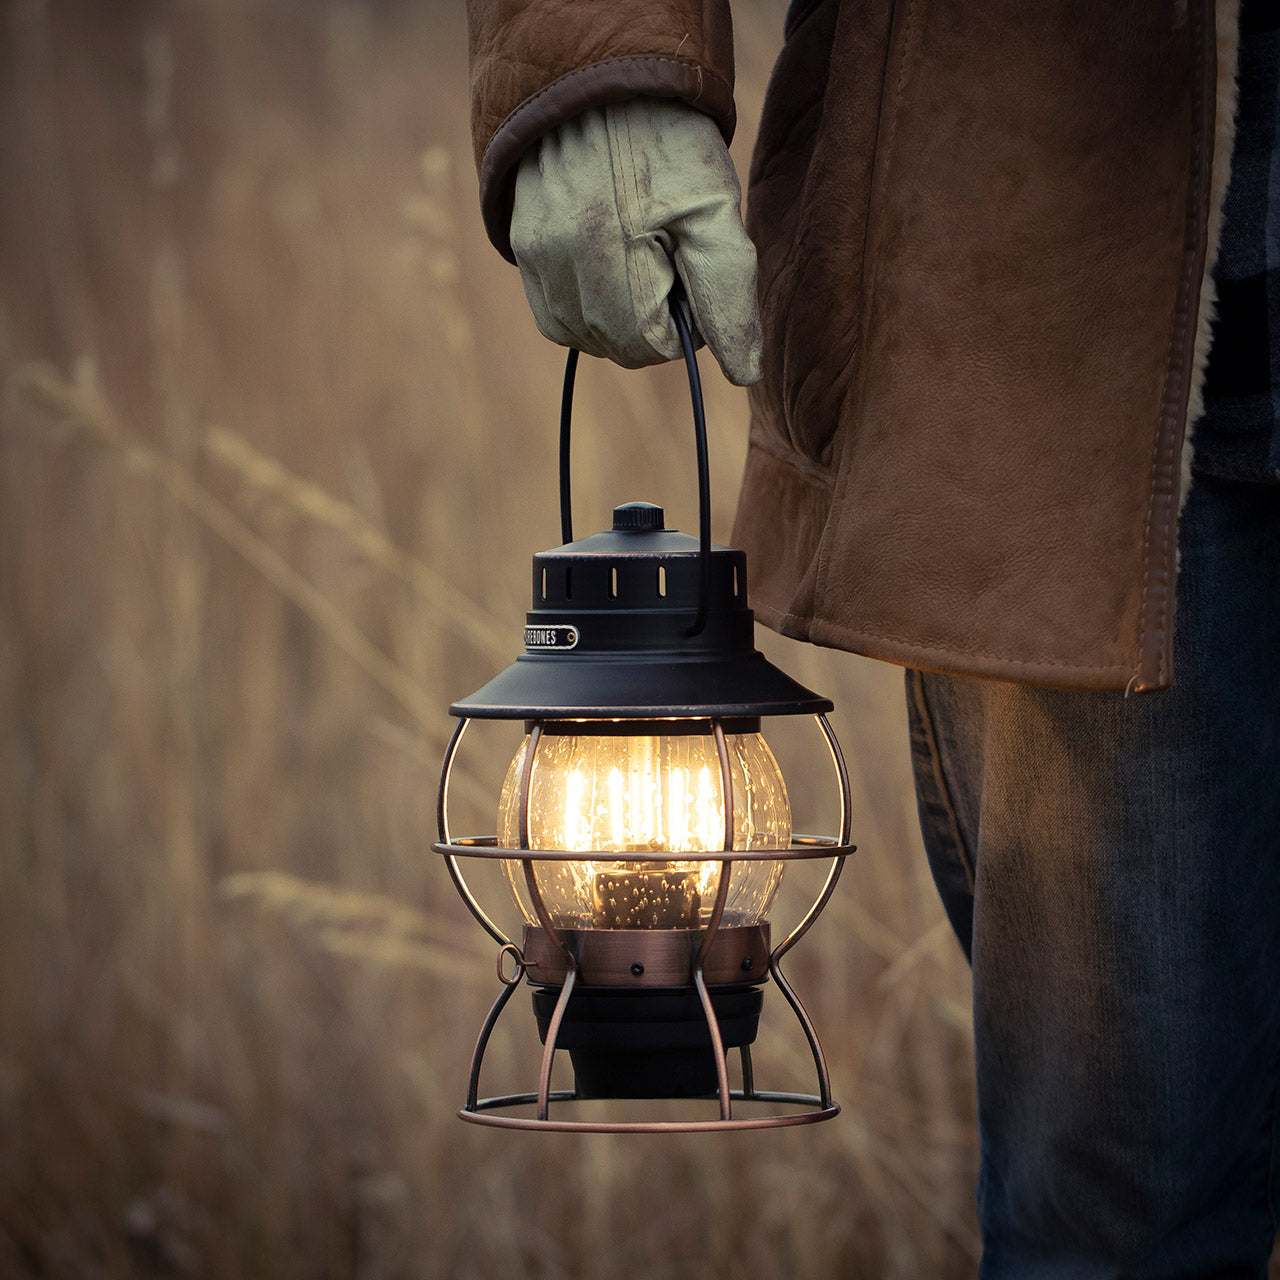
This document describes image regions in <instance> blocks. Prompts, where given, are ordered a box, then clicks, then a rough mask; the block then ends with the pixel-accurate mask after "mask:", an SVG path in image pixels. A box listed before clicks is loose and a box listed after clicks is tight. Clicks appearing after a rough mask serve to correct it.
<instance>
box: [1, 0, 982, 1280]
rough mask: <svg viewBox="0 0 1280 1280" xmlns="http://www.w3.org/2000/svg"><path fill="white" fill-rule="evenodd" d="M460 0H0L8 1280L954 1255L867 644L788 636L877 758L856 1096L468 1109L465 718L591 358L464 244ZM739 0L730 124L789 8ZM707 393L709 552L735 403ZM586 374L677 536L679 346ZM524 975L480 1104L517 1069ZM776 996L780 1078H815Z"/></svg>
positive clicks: (594, 418)
mask: <svg viewBox="0 0 1280 1280" xmlns="http://www.w3.org/2000/svg"><path fill="white" fill-rule="evenodd" d="M459 9H460V6H456V5H453V4H451V3H445V2H444V0H439V2H437V3H434V4H433V3H424V2H423V0H414V3H409V2H408V0H403V2H400V3H378V4H374V3H372V0H368V2H360V0H319V2H318V3H316V4H313V5H310V6H305V7H297V6H294V7H290V8H287V9H282V8H280V7H279V6H276V5H272V4H269V3H267V2H266V0H228V2H226V3H222V2H219V3H213V2H212V0H209V2H208V3H195V4H190V5H186V6H167V5H162V4H153V3H144V2H143V0H138V2H137V3H127V4H122V5H113V6H101V5H95V4H93V3H91V2H90V0H43V2H41V0H15V3H13V4H11V5H10V6H8V8H7V11H6V13H5V19H4V20H5V24H6V25H5V27H4V29H3V31H2V32H0V95H3V105H2V107H0V131H2V132H0V136H2V139H3V146H2V147H0V166H3V172H2V173H0V227H2V228H3V235H4V243H5V245H6V248H7V251H6V253H5V254H4V255H3V258H2V259H0V280H2V281H3V290H2V292H0V361H2V362H3V374H4V388H5V392H4V395H5V398H4V401H3V418H2V425H0V601H2V604H0V705H3V706H4V708H5V713H6V714H5V722H6V724H7V726H8V730H9V731H8V732H7V733H6V735H5V736H4V738H3V740H2V742H0V822H2V823H3V827H2V828H0V829H2V830H3V833H4V837H5V857H4V858H3V859H0V964H2V965H3V968H2V969H0V975H2V980H0V1126H2V1131H3V1133H4V1141H3V1143H0V1275H4V1276H9V1275H13V1276H50V1277H54V1276H57V1277H62V1276H68V1277H72V1276H73V1277H90V1278H96V1277H126V1276H127V1277H133V1276H153V1275H154V1276H170V1275H172V1276H183V1275H190V1276H210V1277H258V1276H261V1277H293V1276H305V1277H326V1276H334V1277H339V1276H342V1277H347V1276H354V1277H359V1278H360V1280H373V1278H375V1277H431V1278H435V1277H441V1278H444V1277H448V1278H450V1280H452V1278H455V1277H456V1278H462V1280H465V1278H468V1277H476V1278H481V1277H483V1278H486V1280H487V1278H488V1277H496V1276H499V1275H502V1276H529V1277H534V1276H541V1277H551V1276H575V1277H584V1278H592V1277H628V1276H650V1275H663V1276H668V1277H672V1278H673V1280H680V1278H683V1277H694V1276H705V1275H715V1276H720V1277H733V1276H745V1275H748V1274H750V1275H751V1276H753V1277H758V1278H760V1280H768V1278H769V1277H787V1278H788V1280H807V1278H815V1280H816V1278H818V1277H822V1278H823V1280H826V1278H828V1277H831V1276H867V1277H876V1278H877V1280H879V1278H881V1277H911V1278H913V1280H914V1277H918V1276H922V1275H929V1276H938V1277H945V1276H952V1275H954V1276H962V1275H968V1274H972V1272H973V1270H974V1263H975V1259H976V1256H977V1252H978V1242H977V1237H976V1232H975V1227H974V1224H973V1217H972V1212H971V1208H970V1201H971V1188H972V1183H973V1179H974V1174H975V1147H974V1140H973V1135H972V1099H971V1081H970V1068H969V1065H968V1063H969V1052H970V1046H969V1032H968V1018H967V1007H966V999H967V997H966V983H967V977H966V974H965V971H964V968H963V965H962V962H961V960H960V957H959V955H958V952H957V950H956V948H955V947H954V944H953V943H952V942H951V939H950V937H949V935H948V933H947V931H946V928H945V926H944V924H943V923H942V921H941V916H940V912H939V909H938V907H937V905H936V903H935V901H934V896H933V892H932V889H931V886H930V885H929V883H928V875H927V871H926V870H925V867H924V862H923V858H922V856H921V854H920V852H919V849H918V843H917V842H918V838H917V836H916V834H915V830H914V812H913V802H912V800H911V796H910V789H909V781H908V774H907V763H906V749H905V735H904V729H903V725H902V714H901V706H900V703H901V696H900V687H899V676H898V673H896V672H893V671H890V670H888V669H885V668H881V667H879V666H876V665H875V664H870V663H865V662H859V661H857V660H855V659H851V658H848V657H845V656H843V655H837V654H830V653H821V652H818V651H815V650H803V649H800V648H798V647H795V646H788V645H784V644H782V643H781V642H778V641H776V640H775V639H773V638H767V639H766V638H764V637H762V642H763V643H764V645H765V647H766V648H767V650H768V652H769V653H770V654H771V655H773V656H776V657H777V658H778V659H779V660H780V661H781V662H782V663H783V664H784V665H786V666H787V667H788V668H789V669H792V670H794V671H795V672H796V674H797V675H798V676H799V677H800V678H802V679H804V680H805V681H806V682H808V683H811V684H812V685H814V686H815V687H819V688H822V689H824V690H827V691H830V692H831V693H832V694H833V696H835V697H836V698H837V700H838V703H839V706H840V712H839V716H838V719H837V729H838V731H839V732H840V733H841V736H842V739H843V740H844V742H845V744H846V747H847V749H848V751H849V753H850V755H851V763H852V769H853V784H854V791H855V800H856V805H857V812H856V821H855V829H856V838H857V840H858V843H859V844H860V845H861V846H862V849H863V852H862V853H860V854H859V855H858V857H857V859H856V860H855V861H854V862H853V863H852V864H851V866H850V867H849V869H848V870H847V871H846V874H845V877H844V880H843V882H842V884H841V888H840V890H839V893H838V895H837V897H836V899H835V901H834V902H833V904H832V906H831V908H830V909H829V911H828V913H827V914H826V916H824V918H823V919H822V921H821V922H820V923H819V925H818V927H817V928H816V929H815V931H814V933H813V935H812V936H811V938H810V939H808V940H807V941H806V944H805V946H804V947H802V948H800V949H798V951H797V953H796V955H795V958H794V962H793V965H792V976H793V978H794V980H795V983H796V986H797V988H798V989H799V990H800V991H801V993H802V995H804V996H805V998H806V1003H807V1004H808V1006H809V1007H810V1011H811V1013H812V1014H813V1016H814V1019H815V1021H816V1022H817V1024H818V1026H819V1028H820V1030H821V1031H822V1032H823V1036H824V1041H825V1044H826V1047H827V1051H828V1056H829V1060H830V1064H831V1068H832V1076H833V1085H834V1088H835V1091H836V1093H837V1096H838V1098H839V1099H840V1100H841V1101H842V1102H843V1103H844V1105H845V1112H844V1114H843V1115H842V1117H841V1118H840V1119H839V1120H837V1121H836V1122H834V1123H833V1124H829V1125H824V1126H818V1127H816V1128H813V1129H808V1130H788V1131H781V1132H776V1133H770V1134H724V1135H711V1136H701V1135H698V1136H689V1137H678V1138H671V1139H663V1140H660V1141H654V1140H628V1139H626V1138H621V1137H616V1136H599V1137H590V1138H566V1137H559V1136H548V1135H543V1136H532V1137H526V1136H524V1135H516V1136H514V1137H513V1136H511V1135H504V1134H497V1133H492V1132H488V1131H485V1130H480V1129H477V1128H475V1127H473V1126H467V1125H462V1124H460V1123H459V1122H457V1121H456V1119H455V1118H454V1115H453V1113H454V1109H455V1108H456V1106H457V1105H458V1103H459V1102H460V1100H461V1095H462V1091H463V1088H464V1084H465V1073H466V1068H467V1061H468V1058H469V1054H470V1047H471V1044H472V1042H473V1039H474V1035H475V1032H476V1030H477V1028H478V1025H479V1022H480V1019H481V1017H482V1016H483V1013H484V1010H485V1009H486V1007H487V1005H488V1003H489V1001H490V1000H491V999H492V997H493V995H494V994H495V991H496V983H495V979H494V976H493V968H492V965H493V958H492V956H491V954H489V951H488V950H487V943H486V940H485V939H484V937H483V935H482V934H480V933H479V931H478V930H476V929H475V928H474V925H473V924H472V922H471V921H470V919H469V917H467V915H466V913H465V911H464V909H463V908H462V906H461V904H460V903H459V902H458V900H457V898H456V895H455V894H454V893H453V890H452V888H451V886H450V885H449V883H448V878H447V876H446V874H445V871H444V868H443V867H442V866H441V865H440V863H439V861H438V859H436V858H435V857H434V855H432V854H431V853H430V851H429V845H430V842H431V840H432V839H433V838H434V811H433V810H434V803H433V802H434V787H435V781H436V769H437V768H438V760H439V749H440V745H441V741H442V736H443V735H444V734H445V733H446V732H447V730H448V727H449V726H448V724H447V716H446V715H445V712H444V709H445V707H446V706H447V705H448V703H449V702H450V701H451V700H452V699H453V698H454V697H456V696H458V695H459V694H461V693H464V692H466V691H468V690H469V689H471V688H474V687H476V686H477V685H479V684H480V683H482V682H483V680H485V679H487V678H488V676H489V675H490V674H491V673H492V672H493V671H494V669H495V668H496V667H497V666H499V665H500V664H502V663H504V662H505V661H507V660H509V658H510V657H511V656H512V655H513V654H514V652H515V650H516V648H517V645H518V642H519V634H520V627H521V624H522V620H523V609H524V607H525V604H524V601H525V597H526V594H527V590H528V577H527V575H528V557H529V555H530V553H531V552H532V551H533V550H535V549H538V548H540V547H544V546H550V545H553V544H554V543H555V542H556V541H557V537H556V534H557V531H558V530H557V519H556V514H557V513H556V509H555V500H554V493H555V489H554V485H555V458H554V430H555V427H554V416H555V408H556V404H557V395H558V380H559V375H560V369H561V358H560V353H559V352H557V351H556V350H554V349H552V348H550V347H548V346H547V344H545V343H544V342H543V341H542V340H541V339H540V338H538V337H537V335H536V333H534V331H533V328H532V325H531V322H530V321H529V319H528V316H527V312H526V308H525V306H524V302H523V298H522V296H521V293H520V288H519V283H518V279H517V278H516V276H515V273H514V272H512V271H511V270H510V269H509V268H508V267H506V266H505V265H504V264H502V263H501V262H500V261H499V260H498V259H497V257H496V255H495V254H494V253H493V252H492V250H491V249H489V247H488V246H487V245H486V244H485V243H484V242H483V238H482V235H481V232H480V229H479V220H478V216H477V213H476V210H475V201H474V188H473V180H472V178H471V176H470V158H469V141H468V137H467V126H466V106H465V84H464V75H465V73H464V70H463V65H462V63H463V36H462V30H461V25H460V13H459V12H458V11H459ZM736 12H737V15H738V27H739V31H738V41H739V52H740V58H741V67H740V74H741V80H742V83H741V86H740V101H741V103H742V114H743V117H744V119H747V120H750V119H753V118H754V114H755V111H756V109H757V108H758V103H759V98H760V95H761V92H762V86H763V82H764V78H765V75H766V73H767V69H768V62H769V60H770V58H771V57H772V53H773V51H774V49H776V44H777V40H778V39H779V34H780V33H779V28H780V23H781V10H780V7H779V6H775V5H772V4H767V3H763V0H762V2H761V3H758V4H740V5H738V6H736ZM749 141H750V140H749V138H747V137H744V138H742V139H740V140H739V143H738V148H739V159H740V161H742V162H744V163H745V148H746V147H747V146H749ZM707 381H708V398H709V404H708V407H709V412H710V417H711V427H712V432H713V439H712V453H713V459H714V473H713V487H714V492H715V494H716V500H717V505H716V533H717V536H718V537H719V538H720V539H721V540H724V538H725V537H727V533H728V521H729V517H730V514H731V510H732V493H733V488H734V484H735V481H736V478H737V474H738V471H739V469H740V467H741V462H742V456H743V450H744V447H745V440H744V436H745V405H744V401H743V398H742V396H741V394H740V393H739V392H737V391H735V390H734V389H732V388H729V387H727V386H725V385H724V384H722V383H721V382H720V381H719V379H717V378H714V377H711V376H708V379H707ZM580 388H581V392H580V399H579V407H578V421H579V422H580V423H581V426H580V427H579V428H578V433H577V434H578V440H579V447H578V448H577V451H576V452H575V489H576V498H577V518H578V521H579V523H580V525H581V527H583V528H584V529H585V528H587V527H589V526H592V525H595V526H597V527H598V526H599V525H600V524H601V523H602V522H603V520H604V518H605V516H606V513H607V511H608V509H609V507H610V506H611V505H612V504H613V503H614V502H617V501H622V500H626V499H629V498H635V497H649V498H653V499H655V500H658V501H663V502H664V503H665V504H666V505H667V506H668V509H669V510H672V511H673V513H674V514H676V515H677V516H678V518H679V521H680V522H681V523H684V524H685V525H686V526H687V525H689V524H690V523H691V522H692V511H693V508H694V501H695V500H694V486H693V481H692V478H691V473H692V465H691V457H690V454H691V450H690V448H689V439H688V436H689V431H688V428H687V425H686V415H687V407H686V406H685V403H684V394H685V393H684V390H683V387H682V386H681V379H680V374H679V370H658V371H653V372H652V373H645V374H624V373H622V372H620V371H617V370H614V369H611V368H608V367H605V366H602V365H599V364H597V363H595V362H590V368H588V369H584V371H583V375H582V376H581V378H580ZM621 477H625V482H623V483H620V478H621ZM783 737H784V738H785V734H784V735H783ZM500 738H501V735H500V734H497V733H495V734H494V735H492V739H493V740H492V741H491V740H490V739H489V738H486V737H485V736H484V735H482V734H478V735H477V742H476V745H475V747H474V749H473V750H472V753H471V759H470V760H469V762H468V769H469V772H468V774H467V775H466V776H465V777H464V778H462V779H460V782H459V797H458V799H459V804H460V808H461V810H462V811H463V813H464V814H465V819H466V821H468V822H472V821H473V822H474V823H475V824H476V825H475V827H474V828H473V829H475V830H482V829H488V827H489V826H491V824H492V821H493V815H492V814H491V813H489V812H487V806H488V804H489V803H490V801H491V797H493V796H494V795H495V794H496V785H497V781H498V779H499V778H500V775H501V770H502V767H503V765H504V763H505V758H506V755H507V754H509V752H510V751H511V750H512V749H513V747H514V743H513V742H512V741H510V740H506V739H502V740H499V739H500ZM793 749H794V750H798V749H800V748H798V747H795V748H793V747H792V746H791V745H790V744H788V743H787V742H785V741H783V742H781V743H780V745H779V750H780V751H782V752H783V755H784V764H785V763H786V760H785V755H786V752H787V751H788V750H793ZM806 772H807V771H806V770H804V769H800V770H799V771H798V776H797V778H796V795H795V800H796V806H797V809H798V810H799V811H800V812H802V813H803V812H805V810H806V808H814V807H817V805H818V790H817V788H816V786H815V787H813V788H812V789H811V785H810V782H809V780H808V779H807V777H806V776H805V774H806ZM819 819H820V820H825V821H828V822H829V821H830V815H819ZM799 891H800V889H799V887H797V888H796V890H795V892H796V893H799ZM791 905H792V907H794V901H793V902H792V904H791ZM785 909H790V908H785ZM519 1003H523V998H521V1001H520V1002H518V1003H517V1005H514V1006H513V1007H512V1009H511V1011H510V1012H509V1013H508V1015H507V1018H506V1019H505V1020H504V1024H503V1025H502V1026H501V1027H500V1028H499V1032H498V1034H497V1036H496V1037H495V1042H494V1045H493V1048H492V1050H491V1055H490V1059H489V1061H490V1062H491V1063H492V1067H491V1076H492V1079H489V1080H486V1082H485V1087H486V1088H487V1089H488V1088H492V1089H505V1088H524V1087H527V1083H528V1080H529V1073H530V1071H531V1070H532V1069H533V1063H534V1062H535V1061H536V1057H535V1049H536V1037H535V1035H534V1033H533V1030H532V1027H531V1026H530V1025H529V1024H530V1022H531V1020H530V1019H529V1018H528V1016H527V1010H521V1009H520V1008H519ZM772 1012H773V1013H774V1015H775V1017H774V1018H773V1019H772V1020H767V1025H766V1027H765V1030H764V1031H763V1032H762V1039H761V1042H760V1045H759V1051H758V1058H757V1069H758V1073H759V1074H760V1076H761V1077H762V1078H764V1077H766V1076H769V1075H774V1076H776V1077H780V1083H781V1082H782V1081H785V1082H786V1083H788V1084H796V1085H799V1086H801V1087H803V1086H805V1084H806V1083H807V1082H806V1079H805V1070H806V1064H805V1056H806V1055H805V1051H804V1048H803V1045H802V1044H797V1043H796V1039H795V1035H794V1028H792V1027H790V1026H789V1024H788V1023H787V1020H786V1019H785V1018H784V1017H779V1016H777V1015H778V1012H779V1011H778V1010H776V1009H774V1010H772Z"/></svg>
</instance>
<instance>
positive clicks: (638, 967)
mask: <svg viewBox="0 0 1280 1280" xmlns="http://www.w3.org/2000/svg"><path fill="white" fill-rule="evenodd" d="M631 972H632V973H633V974H634V975H635V976H636V977H637V978H638V977H639V976H640V975H641V974H642V973H643V972H644V965H642V964H641V963H640V961H639V960H637V961H636V962H635V963H634V964H633V965H632V966H631Z"/></svg>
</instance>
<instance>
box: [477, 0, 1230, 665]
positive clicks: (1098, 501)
mask: <svg viewBox="0 0 1280 1280" xmlns="http://www.w3.org/2000/svg"><path fill="white" fill-rule="evenodd" d="M1236 8H1237V6H1236V4H1234V3H1219V4H1217V5H1216V6H1215V4H1214V3H1213V0H1146V2H1145V3H1143V4H1138V5H1134V4H1115V3H1113V0H1047V2H1046V3H1042V4H1034V5H1028V4H1025V3H1019V2H1017V0H986V2H985V3H983V4H973V3H971V0H796V3H793V4H792V6H791V11H790V13H789V14H788V18H787V22H786V29H785V37H784V45H783V48H782V52H781V54H780V56H779V58H778V61H777V65H776V67H775V69H774V73H773V78H772V80H771V83H770V87H769V92H768V95H767V98H766V102H765V107H764V113H763V117H762V120H761V126H760V132H759V138H758V141H757V144H756V150H755V154H754V157H753V160H752V164H751V174H750V182H749V188H748V212H747V226H748V230H749V232H750V234H751V236H752V239H753V240H754V241H755V243H756V246H757V250H758V254H759V263H760V281H759V288H760V301H761V312H762V320H763V325H764V335H765V374H764V379H763V381H762V382H761V383H760V384H758V385H757V386H756V387H753V388H752V390H751V396H750V403H751V411H752V424H751V443H750V450H749V455H748V460H747V465H746V473H745V477H744V481H743V487H742V493H741V498H740V504H739V509H738V518H737V523H736V526H735V531H734V540H735V542H736V544H737V545H739V546H741V547H742V548H743V549H744V550H745V551H746V552H747V553H748V557H749V562H750V564H751V566H752V573H753V577H752V603H753V606H754V607H755V610H756V612H757V614H758V615H759V616H760V617H761V619H762V620H763V621H765V622H766V623H768V624H769V625H771V626H773V627H776V628H777V629H779V630H781V631H783V632H785V633H787V634H790V635H793V636H798V637H801V638H804V639H808V640H812V641H815V642H817V643H819V644H825V645H833V646H836V647H839V648H844V649H850V650H853V651H855V652H858V653H864V654H868V655H871V656H873V657H877V658H884V659H888V660H890V661H894V662H899V663H903V664H906V665H910V666H916V667H921V668H925V669H929V670H940V671H948V672H956V673H961V674H976V675H988V676H1000V677H1004V678H1008V679H1016V680H1023V681H1029V682H1032V683H1038V684H1048V685H1058V686H1065V687H1078V688H1116V689H1120V688H1127V689H1150V688H1158V687H1161V686H1163V685H1165V684H1167V683H1168V682H1169V680H1170V679H1171V678H1172V674H1173V673H1172V670H1171V660H1170V659H1171V652H1172V643H1171V641H1172V627H1173V613H1174V580H1175V571H1176V558H1177V520H1178V512H1179V509H1180V502H1181V498H1182V496H1183V493H1184V489H1185V485H1186V483H1187V475H1188V467H1187V465H1186V459H1185V457H1184V453H1185V443H1186V439H1187V426H1188V421H1189V420H1193V419H1194V417H1195V414H1196V411H1197V404H1198V394H1199V393H1198V382H1199V380H1200V378H1201V375H1202V370H1203V365H1204V358H1205V354H1206V352H1205V348H1206V346H1207V333H1208V310H1209V307H1210V305H1211V298H1210V286H1209V274H1208V273H1209V268H1210V265H1211V258H1212V248H1213V245H1214V243H1215V240H1216V227H1217V221H1218V216H1219V210H1220V207H1221V200H1222V193H1223V190H1224V188H1225V184H1226V178H1227V172H1228V168H1229V160H1230V155H1229V152H1230V140H1229V131H1230V122H1231V118H1232V111H1233V101H1234V99H1233V92H1232V86H1233V84H1234V59H1235V24H1236ZM469 10H470V19H471V57H472V89H473V101H472V120H473V131H474V140H475V146H476V158H477V163H478V166H479V172H480V186H481V204H482V209H483V213H484V218H485V223H486V227H487V229H488V232H489V235H490V237H491V239H492V240H493V242H494V243H495V245H496V246H497V247H498V248H499V250H500V251H501V252H503V253H504V254H505V255H506V256H508V257H510V256H511V249H510V243H509V240H508V236H507V228H508V224H509V220H510V210H511V199H512V190H513V186H514V179H515V170H516V167H517V164H518V161H519V159H520V157H521V155H522V154H523V153H524V151H525V150H526V149H527V148H528V147H530V146H532V145H534V144H535V143H536V142H537V140H538V139H539V138H540V137H541V136H542V135H543V134H544V133H546V132H547V131H548V130H550V129H551V128H553V127H555V126H556V125H557V124H559V123H560V122H561V121H563V120H566V119H569V118H571V117H572V116H574V115H577V114H578V113H580V112H581V111H583V110H585V109H586V108H588V107H591V106H595V105H599V104H602V103H607V102H610V101H617V100H620V99H623V98H626V97H630V96H633V95H636V94H649V95H653V96H657V97H674V98H679V99H682V100H684V101H685V102H687V103H689V104H690V105H692V106H694V107H697V108H699V109H700V110H703V111H705V112H707V113H708V114H709V115H711V116H712V117H713V118H714V119H715V120H716V121H717V123H718V124H719V127H720V129H721V131H722V133H723V134H724V136H725V137H726V138H728V137H730V136H731V134H732V132H733V128H734V105H733V92H732V85H733V59H732V44H733V42H732V34H731V27H730V15H729V6H728V0H524V2H521V0H470V5H469Z"/></svg>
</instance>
